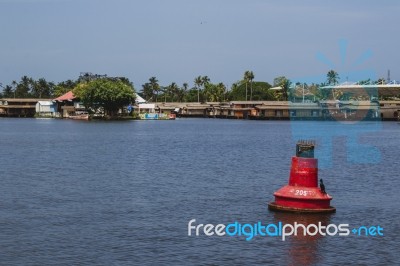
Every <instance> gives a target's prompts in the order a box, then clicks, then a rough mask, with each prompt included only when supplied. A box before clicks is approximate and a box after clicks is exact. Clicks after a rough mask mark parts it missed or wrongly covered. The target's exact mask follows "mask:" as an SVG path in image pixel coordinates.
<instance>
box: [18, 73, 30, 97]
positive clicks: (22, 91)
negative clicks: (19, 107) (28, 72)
mask: <svg viewBox="0 0 400 266" xmlns="http://www.w3.org/2000/svg"><path fill="white" fill-rule="evenodd" d="M33 82H34V81H33V80H32V78H28V77H27V76H23V77H22V78H21V81H20V82H19V83H18V84H17V86H16V88H15V97H16V98H28V97H31V89H32V83H33Z"/></svg>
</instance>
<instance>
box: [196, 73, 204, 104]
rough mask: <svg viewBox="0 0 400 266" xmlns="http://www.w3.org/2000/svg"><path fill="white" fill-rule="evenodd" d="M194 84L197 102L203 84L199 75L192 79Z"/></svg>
mask: <svg viewBox="0 0 400 266" xmlns="http://www.w3.org/2000/svg"><path fill="white" fill-rule="evenodd" d="M194 84H195V86H196V88H197V102H200V87H201V85H202V84H203V80H202V78H201V76H198V77H197V78H195V79H194Z"/></svg>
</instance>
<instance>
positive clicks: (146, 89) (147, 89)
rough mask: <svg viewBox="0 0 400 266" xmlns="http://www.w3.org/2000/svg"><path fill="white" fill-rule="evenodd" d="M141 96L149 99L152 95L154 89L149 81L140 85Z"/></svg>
mask: <svg viewBox="0 0 400 266" xmlns="http://www.w3.org/2000/svg"><path fill="white" fill-rule="evenodd" d="M142 96H143V98H144V99H146V101H149V100H150V99H151V98H152V97H153V96H154V91H153V88H152V86H151V84H150V83H148V82H146V83H145V84H143V85H142Z"/></svg>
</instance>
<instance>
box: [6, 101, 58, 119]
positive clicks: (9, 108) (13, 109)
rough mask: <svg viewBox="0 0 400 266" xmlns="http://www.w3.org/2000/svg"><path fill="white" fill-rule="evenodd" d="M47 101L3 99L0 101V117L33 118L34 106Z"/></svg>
mask: <svg viewBox="0 0 400 266" xmlns="http://www.w3.org/2000/svg"><path fill="white" fill-rule="evenodd" d="M49 100H50V99H35V98H27V99H23V98H3V99H0V116H8V117H33V116H34V115H35V113H36V104H37V103H38V101H49Z"/></svg>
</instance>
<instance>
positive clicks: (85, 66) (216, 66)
mask: <svg viewBox="0 0 400 266" xmlns="http://www.w3.org/2000/svg"><path fill="white" fill-rule="evenodd" d="M399 14H400V2H398V1H266V0H247V1H245V0H201V1H200V0H132V1H128V0H113V1H105V0H98V1H95V0H0V25H1V33H0V34H1V42H0V82H2V83H3V84H10V83H11V81H12V80H19V79H20V77H21V76H23V75H27V76H31V77H33V78H40V77H44V78H46V79H47V80H48V81H54V82H59V81H63V80H67V79H76V78H77V77H78V75H79V73H80V72H92V73H96V74H108V75H109V76H126V77H128V78H129V79H130V80H131V81H132V82H133V83H134V85H135V88H136V89H139V90H140V89H141V85H142V84H143V83H145V82H147V81H148V79H149V78H150V77H151V76H156V77H157V78H158V79H159V81H160V83H161V84H162V85H168V84H170V83H171V82H177V83H178V84H180V85H181V84H182V83H183V82H188V83H189V85H190V86H192V85H193V80H194V78H195V77H196V76H198V75H208V76H209V77H210V78H211V81H212V82H224V83H225V84H227V85H228V86H230V85H231V84H232V83H233V82H236V81H237V80H239V79H241V78H242V76H243V73H244V71H245V70H252V71H253V72H254V74H255V80H262V81H268V82H272V81H273V79H274V77H276V76H280V75H285V76H287V77H289V78H292V79H298V78H300V79H301V77H308V76H316V77H321V78H323V77H324V75H325V74H326V73H327V72H328V71H329V70H330V69H331V68H334V69H335V70H336V71H338V72H339V75H340V77H341V81H345V79H346V77H347V79H348V80H353V81H357V79H361V78H367V76H368V75H373V78H377V77H386V75H387V70H388V69H390V70H391V77H392V79H397V78H398V79H400V65H399V64H398V61H399V55H398V53H399V50H398V47H399V43H400V42H399V31H398V29H397V27H398V26H397V25H398V21H397V20H398V16H399ZM340 40H342V49H340V44H339V42H340ZM344 42H346V45H347V46H346V45H344ZM345 46H346V47H347V49H346V50H345V51H346V52H345V53H344V48H343V47H345ZM341 51H342V52H341ZM365 53H370V54H371V56H370V57H366V58H367V59H366V60H361V63H359V64H355V62H356V61H357V59H358V58H360V57H363V55H365ZM317 54H320V55H323V56H324V57H325V58H326V59H328V60H329V61H331V65H329V64H327V63H326V62H324V61H323V60H321V56H320V57H319V58H320V59H318V58H317ZM354 73H358V75H357V74H354ZM360 73H361V74H360ZM363 73H364V74H363ZM371 73H372V74H371Z"/></svg>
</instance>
